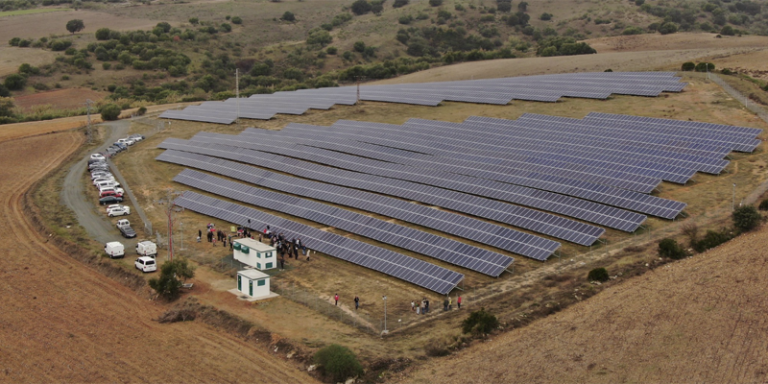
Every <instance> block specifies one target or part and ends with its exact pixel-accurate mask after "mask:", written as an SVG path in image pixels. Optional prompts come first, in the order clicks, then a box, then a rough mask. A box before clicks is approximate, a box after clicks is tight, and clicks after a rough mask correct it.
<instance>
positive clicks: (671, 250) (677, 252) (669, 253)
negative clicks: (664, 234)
mask: <svg viewBox="0 0 768 384" xmlns="http://www.w3.org/2000/svg"><path fill="white" fill-rule="evenodd" d="M686 255H687V252H685V249H683V247H681V246H680V244H678V243H677V241H675V240H674V239H662V240H661V241H660V242H659V256H661V257H668V258H670V259H674V260H678V259H682V258H683V257H685V256H686Z"/></svg>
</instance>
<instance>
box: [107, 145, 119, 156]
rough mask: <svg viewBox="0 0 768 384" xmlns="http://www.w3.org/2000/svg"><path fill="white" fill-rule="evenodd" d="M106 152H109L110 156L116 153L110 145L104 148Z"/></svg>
mask: <svg viewBox="0 0 768 384" xmlns="http://www.w3.org/2000/svg"><path fill="white" fill-rule="evenodd" d="M106 152H107V153H108V154H109V157H112V156H114V155H117V150H116V149H114V148H112V147H109V148H107V149H106Z"/></svg>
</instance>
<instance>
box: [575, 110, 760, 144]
mask: <svg viewBox="0 0 768 384" xmlns="http://www.w3.org/2000/svg"><path fill="white" fill-rule="evenodd" d="M584 119H595V120H618V121H630V122H638V123H645V124H651V125H666V126H672V127H683V128H691V129H698V130H707V131H714V132H718V133H721V134H726V133H727V134H733V135H738V136H744V137H747V138H750V139H754V138H756V137H757V136H758V135H760V134H761V133H762V132H763V130H762V129H760V128H750V127H741V126H736V125H724V124H713V123H705V122H701V121H685V120H674V119H662V118H656V117H645V116H631V115H619V114H614V113H602V112H590V113H588V114H587V116H586V117H585V118H584Z"/></svg>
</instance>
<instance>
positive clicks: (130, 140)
mask: <svg viewBox="0 0 768 384" xmlns="http://www.w3.org/2000/svg"><path fill="white" fill-rule="evenodd" d="M117 142H118V143H123V144H125V145H127V146H131V145H134V144H136V141H135V140H133V139H129V138H125V139H120V140H118V141H117Z"/></svg>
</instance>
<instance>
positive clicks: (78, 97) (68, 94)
mask: <svg viewBox="0 0 768 384" xmlns="http://www.w3.org/2000/svg"><path fill="white" fill-rule="evenodd" d="M103 98H104V93H102V92H96V91H92V90H90V89H83V88H70V89H57V90H55V91H48V92H38V93H33V94H30V95H24V96H19V97H15V98H14V99H13V103H14V104H16V106H17V107H19V108H22V109H26V110H29V109H30V108H32V107H35V106H38V105H52V106H54V107H55V108H56V109H75V108H83V107H85V104H84V102H85V100H86V99H90V100H91V101H94V102H97V101H99V100H101V99H103Z"/></svg>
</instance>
